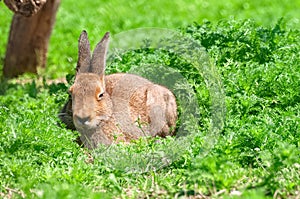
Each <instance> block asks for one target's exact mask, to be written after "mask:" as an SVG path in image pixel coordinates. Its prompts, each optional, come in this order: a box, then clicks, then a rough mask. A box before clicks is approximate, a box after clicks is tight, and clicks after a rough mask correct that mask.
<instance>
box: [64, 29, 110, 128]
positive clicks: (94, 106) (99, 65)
mask: <svg viewBox="0 0 300 199" xmlns="http://www.w3.org/2000/svg"><path fill="white" fill-rule="evenodd" d="M108 43H109V33H106V34H105V35H104V37H103V39H102V40H101V41H100V42H99V43H98V44H97V46H96V48H95V50H94V52H93V54H92V56H91V51H90V44H89V40H88V37H87V33H86V31H83V32H82V33H81V35H80V37H79V44H78V48H79V50H78V62H77V68H76V71H77V73H76V77H75V82H74V84H73V85H72V86H71V87H70V90H69V91H70V94H71V96H72V112H73V121H74V124H75V126H76V128H77V129H93V128H96V127H97V126H98V125H99V123H100V122H101V121H102V120H107V119H108V118H109V117H110V116H111V114H112V103H111V100H110V96H109V95H108V94H107V93H106V92H105V80H104V73H105V62H106V53H107V49H108Z"/></svg>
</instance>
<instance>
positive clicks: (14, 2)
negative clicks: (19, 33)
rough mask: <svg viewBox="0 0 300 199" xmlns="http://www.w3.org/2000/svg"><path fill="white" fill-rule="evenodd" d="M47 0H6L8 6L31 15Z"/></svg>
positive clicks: (24, 14)
mask: <svg viewBox="0 0 300 199" xmlns="http://www.w3.org/2000/svg"><path fill="white" fill-rule="evenodd" d="M46 1H47V0H4V3H5V4H6V6H7V7H8V8H9V9H10V10H12V11H13V12H14V13H16V14H20V15H23V16H26V17H30V16H32V15H34V14H36V13H37V12H38V11H39V10H40V9H41V8H42V7H43V5H44V4H45V3H46Z"/></svg>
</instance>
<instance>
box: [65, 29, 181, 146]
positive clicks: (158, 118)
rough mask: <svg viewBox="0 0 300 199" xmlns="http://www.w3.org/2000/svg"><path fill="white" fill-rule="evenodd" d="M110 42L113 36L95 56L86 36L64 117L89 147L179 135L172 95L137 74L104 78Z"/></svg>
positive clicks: (80, 47)
mask: <svg viewBox="0 0 300 199" xmlns="http://www.w3.org/2000/svg"><path fill="white" fill-rule="evenodd" d="M108 39H109V38H108V33H107V34H106V35H105V36H104V38H103V39H102V40H101V41H100V42H99V43H98V44H97V46H96V49H95V50H94V53H93V55H92V57H91V56H90V49H89V48H90V47H89V43H88V39H87V34H86V32H85V31H83V32H82V34H81V36H80V38H79V58H78V67H77V74H76V78H75V82H74V84H73V85H72V86H71V88H70V93H71V96H72V98H71V99H69V101H68V102H67V104H66V105H65V106H64V108H63V109H62V111H61V113H60V114H59V117H60V119H61V120H62V121H63V122H64V123H66V125H67V127H68V128H71V129H73V128H74V127H75V128H76V129H77V130H78V131H79V132H80V139H81V141H82V143H83V144H84V146H86V147H88V148H96V147H97V146H98V144H100V143H101V144H107V145H109V144H112V143H113V142H118V141H125V142H128V141H130V140H132V139H137V138H139V137H141V136H162V137H165V136H167V135H172V134H174V130H175V126H176V120H177V105H176V100H175V97H174V95H173V94H172V92H171V91H169V90H168V89H167V88H165V87H163V86H160V85H157V84H154V83H152V82H150V81H149V80H147V79H144V78H142V77H140V76H137V75H132V74H125V73H118V74H112V75H107V76H105V75H104V71H105V57H106V52H107V48H108ZM71 118H72V119H71Z"/></svg>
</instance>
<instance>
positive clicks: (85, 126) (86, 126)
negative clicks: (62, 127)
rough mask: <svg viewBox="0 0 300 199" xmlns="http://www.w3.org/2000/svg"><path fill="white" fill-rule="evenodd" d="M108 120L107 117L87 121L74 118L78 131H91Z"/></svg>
mask: <svg viewBox="0 0 300 199" xmlns="http://www.w3.org/2000/svg"><path fill="white" fill-rule="evenodd" d="M107 119H108V118H107V117H106V116H97V117H95V118H93V119H85V118H78V117H74V118H73V120H74V124H75V127H76V129H80V130H91V129H95V128H99V126H101V124H102V123H103V121H106V120H107Z"/></svg>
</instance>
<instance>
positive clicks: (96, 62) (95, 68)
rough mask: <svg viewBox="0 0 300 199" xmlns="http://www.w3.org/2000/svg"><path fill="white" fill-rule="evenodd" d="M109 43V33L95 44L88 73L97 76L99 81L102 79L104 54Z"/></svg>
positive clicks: (104, 61)
mask: <svg viewBox="0 0 300 199" xmlns="http://www.w3.org/2000/svg"><path fill="white" fill-rule="evenodd" d="M108 43H109V32H107V33H105V35H104V37H103V38H102V40H101V41H100V42H99V43H98V44H97V46H96V48H95V50H94V52H93V56H92V61H91V68H90V72H92V73H95V74H98V75H99V76H100V78H101V79H103V78H104V73H105V65H106V54H107V50H108Z"/></svg>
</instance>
